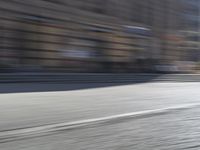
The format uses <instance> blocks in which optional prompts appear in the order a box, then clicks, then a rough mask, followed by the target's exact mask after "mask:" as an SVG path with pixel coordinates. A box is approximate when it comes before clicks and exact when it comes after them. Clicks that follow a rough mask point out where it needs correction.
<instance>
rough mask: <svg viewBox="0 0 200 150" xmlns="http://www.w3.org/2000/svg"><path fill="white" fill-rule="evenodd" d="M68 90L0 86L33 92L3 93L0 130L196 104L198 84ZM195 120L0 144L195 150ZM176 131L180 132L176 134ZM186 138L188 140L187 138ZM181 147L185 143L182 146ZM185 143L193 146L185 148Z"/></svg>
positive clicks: (155, 120) (167, 117) (189, 116)
mask: <svg viewBox="0 0 200 150" xmlns="http://www.w3.org/2000/svg"><path fill="white" fill-rule="evenodd" d="M47 85H48V86H49V87H52V86H55V87H65V88H61V89H62V90H60V91H55V92H52V91H51V92H47V90H45V92H44V91H42V90H41V89H40V87H41V86H47ZM67 86H71V85H67V84H21V85H19V84H9V85H8V84H1V85H0V91H1V90H2V89H4V88H5V87H6V88H7V89H9V88H11V89H12V87H14V88H24V89H27V88H30V89H32V88H33V87H34V88H33V89H35V90H34V91H33V92H30V91H29V92H26V93H23V92H22V91H23V90H22V91H21V92H18V93H15V92H11V93H5V92H3V93H2V94H0V131H4V130H10V129H16V128H26V127H34V126H41V125H47V124H55V123H63V122H71V121H78V120H84V119H93V118H99V117H106V116H111V115H118V114H124V113H130V112H138V111H144V110H154V109H162V108H166V107H172V106H178V105H182V104H191V103H200V92H199V89H200V83H195V82H193V83H143V84H129V85H120V86H117V85H115V86H114V85H110V86H102V87H101V86H98V84H97V85H96V87H97V88H95V86H93V88H85V89H84V88H83V89H82V90H80V89H79V88H78V87H79V86H83V85H74V86H77V89H78V90H66V87H67ZM37 88H39V89H38V90H37ZM47 89H48V88H47ZM40 90H41V92H39V91H40ZM199 115H200V114H199V109H198V108H195V109H191V110H184V111H177V112H173V113H170V114H164V115H158V116H154V117H145V118H140V119H136V120H135V119H133V120H130V121H127V120H126V121H124V122H123V121H122V122H117V123H111V124H101V125H95V126H90V127H86V128H83V129H78V130H73V131H66V132H64V131H63V133H60V134H55V135H51V136H44V137H43V136H41V137H38V138H33V139H26V140H24V141H23V140H22V141H14V142H9V143H4V144H0V149H2V150H4V149H5V150H8V149H9V150H12V149H13V150H14V149H15V150H18V149H19V150H23V149H24V150H29V149H30V150H36V149H37V150H38V149H41V150H43V149H44V150H46V149H52V150H53V149H60V150H63V149H70V150H71V149H72V150H76V149H77V150H78V149H97V150H98V149H120V150H121V149H130V148H131V149H148V148H149V149H153V150H154V149H156V146H157V149H184V148H185V147H186V146H190V149H192V148H193V149H195V148H196V149H198V144H196V143H198V142H199V141H198V138H199V135H198V133H199V132H198V130H199V127H198V126H199V120H198V118H199ZM181 117H182V120H181ZM185 117H186V120H185ZM181 125H182V126H183V127H182V126H181ZM180 127H182V129H181V128H180ZM191 128H192V129H191ZM165 130H166V131H165ZM176 130H177V132H178V133H176V132H175V131H176ZM190 130H191V131H190ZM173 132H174V133H173ZM193 132H194V133H193ZM171 133H173V134H171ZM193 135H194V137H193ZM186 136H189V139H187V137H186ZM179 138H180V139H179ZM185 138H186V139H185ZM176 140H177V141H176ZM179 140H180V141H179ZM193 141H194V142H193ZM176 142H177V143H179V146H178V147H173V146H174V145H176V144H177V143H176ZM181 142H183V144H182V145H181V144H180V143H181ZM184 142H186V143H188V142H191V143H189V144H188V145H187V144H186V145H184ZM50 143H51V144H50ZM142 144H143V145H144V146H143V147H142ZM170 146H171V147H170Z"/></svg>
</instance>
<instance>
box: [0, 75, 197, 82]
mask: <svg viewBox="0 0 200 150" xmlns="http://www.w3.org/2000/svg"><path fill="white" fill-rule="evenodd" d="M159 81H160V82H161V81H164V82H165V81H172V82H199V81H200V74H102V73H99V74H97V73H1V74H0V83H32V82H65V83H123V82H133V83H135V82H136V83H137V82H159Z"/></svg>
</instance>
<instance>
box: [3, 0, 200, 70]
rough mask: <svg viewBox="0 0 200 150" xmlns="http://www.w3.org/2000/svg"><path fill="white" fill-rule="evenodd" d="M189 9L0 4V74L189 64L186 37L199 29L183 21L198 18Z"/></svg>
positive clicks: (115, 2) (131, 1)
mask: <svg viewBox="0 0 200 150" xmlns="http://www.w3.org/2000/svg"><path fill="white" fill-rule="evenodd" d="M189 1H191V0H189ZM189 6H190V7H191V8H190V7H189ZM193 7H194V8H196V5H193V3H191V2H190V5H188V1H186V0H182V1H180V0H162V1H160V0H142V1H138V0H35V1H33V0H8V1H0V12H1V13H0V22H1V23H0V30H1V43H0V47H1V51H0V57H1V59H0V68H2V69H1V70H3V71H5V70H6V69H7V68H12V69H15V70H16V71H65V72H152V71H155V66H156V65H160V64H170V65H171V64H176V63H177V62H182V61H187V60H190V59H191V60H194V59H193V55H194V56H196V54H197V52H198V51H199V47H196V49H195V45H198V43H197V42H198V40H196V41H195V40H191V38H189V37H190V36H189V34H192V33H194V34H195V35H198V34H199V28H195V27H194V28H192V27H193V25H194V24H195V23H194V24H192V23H191V24H190V23H188V22H190V21H189V20H190V19H191V18H192V17H188V15H190V14H193V17H194V21H195V20H196V19H195V17H198V16H199V15H197V14H196V12H191V11H189V10H190V9H191V10H192V11H195V10H196V9H197V12H198V10H199V9H198V8H196V9H193ZM192 37H193V36H192ZM191 45H192V47H193V48H194V49H195V50H192V52H191V51H190V50H189V46H191ZM189 56H190V58H189ZM195 61H198V58H195Z"/></svg>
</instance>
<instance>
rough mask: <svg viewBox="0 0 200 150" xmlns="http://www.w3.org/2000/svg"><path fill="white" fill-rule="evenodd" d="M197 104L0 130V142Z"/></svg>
mask: <svg viewBox="0 0 200 150" xmlns="http://www.w3.org/2000/svg"><path fill="white" fill-rule="evenodd" d="M199 106H200V103H192V104H182V105H176V106H172V107H167V108H161V109H153V110H144V111H137V112H132V113H125V114H119V115H113V116H108V117H101V118H95V119H86V120H81V121H74V122H65V123H58V124H51V125H44V126H38V127H30V128H24V129H14V130H9V131H0V143H5V142H10V141H15V140H20V139H24V138H26V137H34V136H37V135H48V134H50V133H55V132H59V131H63V130H69V129H78V128H80V127H87V126H89V125H93V124H100V123H107V122H112V121H120V120H122V119H131V118H136V117H141V118H142V117H145V116H153V115H161V114H163V113H170V112H173V111H178V110H185V109H191V108H194V107H199Z"/></svg>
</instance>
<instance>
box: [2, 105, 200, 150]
mask: <svg viewBox="0 0 200 150" xmlns="http://www.w3.org/2000/svg"><path fill="white" fill-rule="evenodd" d="M199 118H200V107H198V108H195V109H187V110H181V111H180V110H179V111H173V112H171V113H166V114H162V115H154V116H149V117H144V118H137V119H130V120H126V121H120V122H110V123H106V124H98V125H91V126H87V127H85V128H80V129H76V130H66V131H65V130H64V131H62V132H58V133H53V134H51V135H48V136H38V137H35V138H30V139H28V138H27V139H24V140H19V141H12V142H8V143H1V144H0V149H1V150H55V149H56V150H94V149H95V150H130V149H135V150H199V149H200V144H199V143H200V128H199V127H200V121H199Z"/></svg>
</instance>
